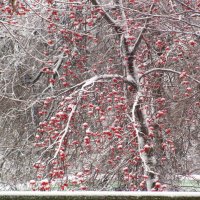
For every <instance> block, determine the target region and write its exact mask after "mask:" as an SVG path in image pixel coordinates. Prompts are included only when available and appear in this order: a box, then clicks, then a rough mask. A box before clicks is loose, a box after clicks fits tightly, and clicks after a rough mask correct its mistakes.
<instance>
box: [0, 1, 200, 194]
mask: <svg viewBox="0 0 200 200" xmlns="http://www.w3.org/2000/svg"><path fill="white" fill-rule="evenodd" d="M0 9H1V11H2V13H3V14H1V15H2V16H1V15H0V16H1V21H0V23H1V26H2V30H3V31H2V33H4V34H5V35H6V37H7V38H4V41H6V42H8V41H9V40H10V42H11V45H12V47H11V50H6V47H2V48H3V49H4V50H5V51H6V53H3V54H2V55H1V60H2V64H1V65H2V67H1V68H2V74H5V76H4V77H2V85H3V88H4V90H5V91H4V93H2V94H1V96H2V98H3V99H6V98H7V99H9V101H12V100H13V101H17V102H18V101H20V102H19V103H18V104H17V105H16V106H19V107H20V109H21V110H23V111H24V110H25V111H26V114H27V115H28V116H31V117H30V119H28V118H26V115H25V114H24V115H23V117H25V119H23V120H24V121H26V127H27V125H28V124H31V128H30V130H29V133H28V135H29V136H31V137H30V138H27V139H26V142H27V143H30V142H33V146H34V148H35V150H34V153H33V154H32V157H33V158H34V159H35V162H34V163H33V170H34V173H35V178H34V179H33V180H31V181H30V184H31V187H32V189H33V190H53V189H54V187H55V186H56V187H55V188H56V189H58V190H71V189H73V190H131V191H136V190H148V191H162V190H164V189H165V188H166V187H167V188H168V189H169V190H174V189H176V188H175V180H174V179H176V177H178V175H187V174H189V173H191V172H192V171H191V170H195V169H196V166H195V164H194V163H195V162H193V161H194V160H195V159H197V158H198V153H197V152H196V151H195V146H196V145H198V142H199V136H198V134H199V133H198V131H199V127H198V123H199V107H200V99H199V98H200V97H199V90H200V77H199V75H200V73H199V69H200V63H199V56H198V55H199V41H200V34H199V28H200V26H199V14H200V2H199V1H197V0H196V1H191V0H185V1H179V0H170V1H165V0H148V1H147V0H110V1H107V0H85V1H84V0H66V1H56V0H38V1H28V0H23V1H18V2H16V4H14V5H13V4H11V5H9V4H7V3H6V1H5V2H4V1H3V2H2V4H1V7H0ZM8 51H11V52H10V53H9V52H8ZM9 55H11V58H12V62H11V64H10V65H11V67H10V68H9V66H7V64H8V61H9ZM13 71H14V72H15V73H13ZM11 73H13V75H12V74H11ZM9 74H10V75H11V77H12V78H11V79H9V78H8V75H9ZM18 76H19V77H23V83H21V88H20V91H21V92H22V91H23V94H24V95H21V93H20V94H18V95H16V94H17V88H16V90H15V87H17V84H16V83H17V82H19V80H18V79H17V78H18ZM16 77H17V78H16ZM18 85H19V83H18ZM22 86H23V87H22ZM22 88H24V89H22ZM6 89H7V90H6ZM15 91H16V92H15ZM9 92H10V93H9ZM16 106H15V107H13V109H12V110H11V111H12V113H14V111H15V112H16V110H15V108H16ZM4 113H5V112H4ZM6 114H7V115H8V113H6ZM18 115H19V114H18ZM10 121H12V119H10ZM24 132H25V131H24ZM33 135H34V141H33V138H32V136H33ZM23 137H24V136H23ZM193 152H196V153H195V154H194V153H193Z"/></svg>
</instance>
